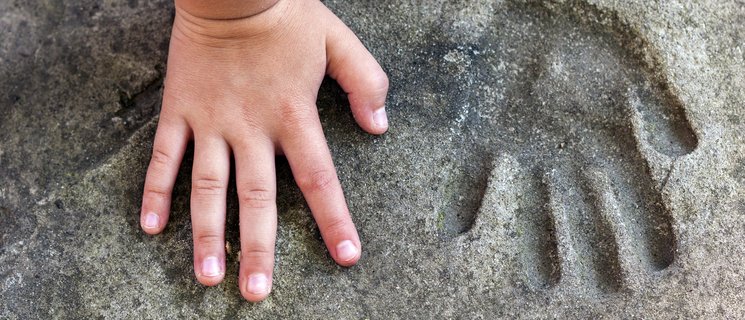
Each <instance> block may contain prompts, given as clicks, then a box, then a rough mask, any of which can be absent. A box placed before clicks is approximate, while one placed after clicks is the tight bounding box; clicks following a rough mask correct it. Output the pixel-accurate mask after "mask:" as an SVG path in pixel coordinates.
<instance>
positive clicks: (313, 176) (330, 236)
mask: <svg viewBox="0 0 745 320" xmlns="http://www.w3.org/2000/svg"><path fill="white" fill-rule="evenodd" d="M307 110H309V111H308V114H307V115H305V116H300V118H301V119H307V120H289V121H288V122H289V123H296V124H298V125H296V128H294V129H293V130H287V132H289V133H290V134H289V135H287V136H286V137H283V138H282V139H281V141H280V145H281V147H282V149H283V150H284V153H285V155H286V156H287V159H288V161H289V163H290V167H291V168H292V172H293V175H294V176H295V181H296V182H297V184H298V186H299V187H300V190H301V191H302V192H303V195H304V196H305V200H306V201H307V202H308V205H309V206H310V209H311V211H312V212H313V217H314V218H315V220H316V223H317V224H318V228H319V229H320V230H321V235H322V236H323V239H324V242H325V243H326V246H327V247H328V250H329V253H331V256H332V257H333V258H334V260H335V261H336V262H337V263H338V264H340V265H343V266H351V265H354V264H355V263H357V260H359V258H360V253H361V248H362V247H361V245H360V240H359V237H358V235H357V230H356V229H355V227H354V223H353V222H352V218H351V217H350V216H349V209H348V208H347V203H346V200H345V199H344V193H343V192H342V189H341V184H340V183H339V179H338V177H337V175H336V169H335V168H334V164H333V162H332V160H331V154H330V153H329V149H328V146H327V145H326V139H325V138H324V135H323V131H322V130H321V124H320V122H319V121H318V116H317V114H316V111H315V109H314V108H307Z"/></svg>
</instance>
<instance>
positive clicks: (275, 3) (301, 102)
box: [140, 0, 388, 302]
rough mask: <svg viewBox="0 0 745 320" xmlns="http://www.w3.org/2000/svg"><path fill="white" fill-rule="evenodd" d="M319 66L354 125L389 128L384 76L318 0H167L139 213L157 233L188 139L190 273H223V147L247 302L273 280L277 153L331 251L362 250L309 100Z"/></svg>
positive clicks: (344, 261) (343, 257)
mask: <svg viewBox="0 0 745 320" xmlns="http://www.w3.org/2000/svg"><path fill="white" fill-rule="evenodd" d="M325 75H329V76H331V77H332V78H334V79H336V80H337V82H338V83H339V84H340V85H341V87H342V88H343V89H344V91H346V92H347V94H348V98H349V102H350V106H351V108H352V113H353V115H354V118H355V120H356V121H357V123H358V124H359V125H360V127H361V128H362V129H363V130H365V131H367V132H369V133H371V134H382V133H384V132H385V131H386V130H387V129H388V120H387V117H386V113H385V108H384V103H385V99H386V95H387V92H388V78H387V76H386V74H385V72H384V71H383V69H382V68H381V67H380V65H378V63H377V62H376V61H375V58H373V56H372V55H371V54H370V53H369V52H368V50H367V49H366V48H365V47H364V45H363V44H362V43H361V42H360V41H359V39H357V37H356V36H355V35H354V33H353V32H352V31H351V30H350V29H349V28H347V26H345V25H344V23H343V22H342V21H341V20H339V19H338V18H337V17H336V16H335V15H334V14H333V13H332V12H331V11H329V10H328V9H327V8H326V7H325V6H324V5H323V4H322V3H321V2H320V1H318V0H176V18H175V22H174V25H173V31H172V35H171V45H170V51H169V56H168V71H167V75H166V81H165V89H164V92H163V106H162V109H161V113H160V120H159V123H158V129H157V132H156V135H155V141H154V145H153V154H152V158H151V161H150V165H149V167H148V172H147V177H146V180H145V187H144V194H143V200H142V211H141V219H140V223H141V226H142V228H143V230H144V231H145V232H147V233H148V234H158V233H160V232H162V231H163V229H164V228H165V226H166V223H167V222H168V216H169V211H170V204H171V193H172V190H173V185H174V182H175V180H176V175H177V172H178V170H179V167H180V164H181V160H182V158H183V155H184V151H185V149H186V146H187V144H188V143H189V141H190V140H191V141H194V164H193V170H192V188H191V221H192V229H193V239H194V272H195V274H196V278H197V280H198V281H199V282H200V283H202V284H204V285H207V286H214V285H217V284H219V283H220V282H221V281H222V280H223V277H224V275H225V227H226V226H225V209H226V208H225V207H226V197H227V188H228V178H229V175H230V163H231V157H232V159H233V160H234V161H235V168H236V184H237V185H236V187H237V191H238V199H239V211H240V213H239V214H240V226H239V228H240V238H241V245H240V247H241V249H240V250H241V260H240V271H239V279H238V284H239V286H240V292H241V294H242V295H243V297H245V298H246V299H247V300H249V301H253V302H258V301H261V300H263V299H265V298H266V297H267V296H268V295H269V293H270V292H271V288H272V272H273V269H274V248H275V238H276V229H277V205H276V174H275V167H274V165H275V164H274V161H275V155H278V154H279V155H284V156H286V157H287V160H288V162H289V163H290V167H291V168H292V172H293V175H294V177H295V181H296V182H297V185H298V186H299V188H300V190H301V191H302V193H303V196H304V197H305V199H306V201H307V203H308V205H309V207H310V209H311V211H312V213H313V217H314V218H315V220H316V223H317V224H318V227H319V229H320V231H321V235H322V236H323V240H324V242H325V244H326V246H327V248H328V251H329V253H330V255H331V257H332V258H333V259H334V261H336V263H338V264H339V265H342V266H347V267H348V266H352V265H354V264H356V263H357V261H358V260H359V259H360V255H361V253H362V245H361V243H360V239H359V236H358V235H357V230H356V229H355V226H354V223H353V222H352V219H351V217H350V214H349V210H348V208H347V204H346V200H345V198H344V194H343V192H342V188H341V184H340V182H339V179H338V177H337V175H336V170H335V168H334V164H333V162H332V158H331V154H330V152H329V149H328V146H327V143H326V140H325V137H324V134H323V131H322V128H321V124H320V121H319V118H318V112H317V108H316V105H315V102H316V97H317V93H318V88H319V87H320V85H321V81H322V80H323V78H324V76H325Z"/></svg>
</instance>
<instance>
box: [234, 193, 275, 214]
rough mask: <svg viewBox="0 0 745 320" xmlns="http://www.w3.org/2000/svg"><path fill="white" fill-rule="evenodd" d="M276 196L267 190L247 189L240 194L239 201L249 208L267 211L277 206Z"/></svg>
mask: <svg viewBox="0 0 745 320" xmlns="http://www.w3.org/2000/svg"><path fill="white" fill-rule="evenodd" d="M274 198H275V194H274V192H272V191H270V190H269V189H266V188H245V189H243V190H241V191H239V192H238V199H239V201H240V202H241V203H242V204H243V205H244V206H246V207H248V208H253V209H267V208H271V207H272V206H274V204H275V200H274Z"/></svg>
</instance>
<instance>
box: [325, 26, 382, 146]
mask: <svg viewBox="0 0 745 320" xmlns="http://www.w3.org/2000/svg"><path fill="white" fill-rule="evenodd" d="M326 52H327V55H328V56H327V59H328V65H327V70H326V72H327V73H328V75H329V76H331V77H332V78H334V79H336V81H337V82H338V83H339V85H340V86H341V87H342V89H344V91H345V92H346V93H347V96H348V98H349V105H350V107H351V108H352V114H353V115H354V119H355V120H356V121H357V124H359V125H360V127H361V128H362V129H363V130H365V131H367V132H369V133H371V134H382V133H384V132H385V131H386V130H388V116H387V115H386V112H385V99H386V96H387V95H388V76H387V75H386V74H385V72H384V71H383V68H381V67H380V65H379V64H378V62H377V61H375V58H373V56H372V54H370V52H369V51H367V49H366V48H365V46H364V45H363V44H362V42H360V40H359V39H358V38H357V36H356V35H355V34H354V33H353V32H352V30H350V29H349V28H347V26H346V25H344V23H343V22H341V20H339V21H338V24H336V25H335V26H334V27H333V28H330V29H329V34H328V36H327V42H326Z"/></svg>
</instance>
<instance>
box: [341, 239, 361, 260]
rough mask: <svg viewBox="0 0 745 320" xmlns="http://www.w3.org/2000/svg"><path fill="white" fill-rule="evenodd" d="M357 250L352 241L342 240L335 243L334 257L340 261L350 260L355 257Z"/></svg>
mask: <svg viewBox="0 0 745 320" xmlns="http://www.w3.org/2000/svg"><path fill="white" fill-rule="evenodd" d="M358 254H359V250H357V247H356V246H355V245H354V243H352V241H349V240H344V241H342V242H339V244H337V245H336V257H337V258H338V259H339V260H341V261H351V260H353V259H354V258H357V255H358Z"/></svg>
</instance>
